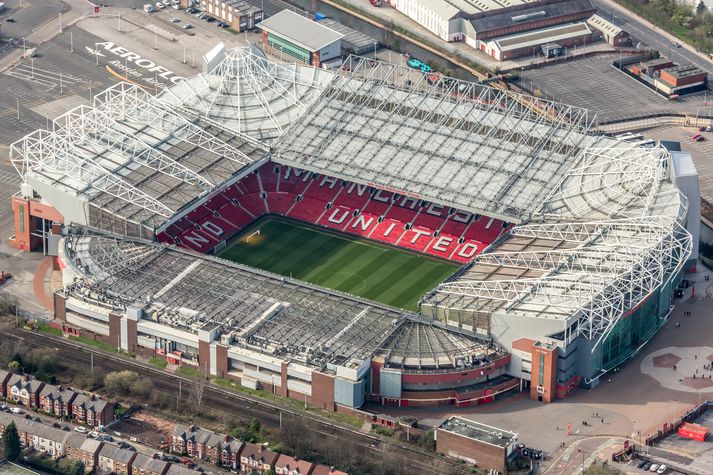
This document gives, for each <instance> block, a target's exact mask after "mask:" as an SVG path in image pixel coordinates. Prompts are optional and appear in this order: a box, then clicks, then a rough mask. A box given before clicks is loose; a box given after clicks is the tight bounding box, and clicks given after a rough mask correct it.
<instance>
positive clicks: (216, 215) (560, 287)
mask: <svg viewBox="0 0 713 475" xmlns="http://www.w3.org/2000/svg"><path fill="white" fill-rule="evenodd" d="M273 18H274V17H273ZM305 21H309V20H305ZM321 42H322V41H320V43H321ZM211 64H214V67H210V68H206V71H204V72H202V73H200V74H198V75H196V76H194V77H191V78H187V79H186V80H185V81H182V82H180V83H178V84H176V85H174V86H172V87H170V88H168V89H166V90H164V91H162V92H161V93H159V94H157V95H152V94H150V93H149V92H147V91H145V90H143V89H141V88H140V87H138V86H136V85H131V84H127V83H120V84H117V85H115V86H113V87H111V88H109V89H107V90H106V91H103V92H102V93H98V94H96V95H95V96H94V100H93V103H92V104H91V105H90V106H79V107H77V108H75V109H72V110H70V111H69V112H67V113H66V114H64V115H62V116H60V117H59V118H57V119H56V120H55V121H54V124H53V127H52V128H51V130H38V131H36V132H33V133H32V134H29V135H27V136H25V137H23V138H22V139H20V140H18V141H17V142H15V143H14V144H12V146H11V160H12V163H13V164H14V166H15V167H16V169H17V170H18V172H19V173H20V175H21V176H22V179H23V184H22V185H21V191H20V193H19V194H18V195H17V196H15V197H14V203H15V207H14V209H15V220H16V228H15V229H16V235H15V236H14V238H13V239H14V240H13V241H12V242H14V243H15V245H17V246H18V247H22V248H24V249H35V248H43V249H46V250H47V252H48V253H49V254H56V255H58V263H59V265H60V267H61V268H62V270H63V284H64V287H63V288H62V289H61V290H59V291H58V292H56V293H55V322H54V324H55V325H56V326H57V327H58V328H61V329H62V330H63V331H66V332H75V333H76V332H82V333H87V334H88V335H90V336H91V337H94V338H97V339H104V340H105V341H109V342H115V343H117V344H118V346H120V347H121V348H122V349H123V350H125V351H130V352H135V353H141V354H145V355H152V356H153V355H171V358H173V359H174V360H177V361H178V362H179V363H180V364H190V365H195V366H198V367H200V368H204V369H205V370H207V371H208V372H209V373H210V374H213V375H221V376H224V377H227V378H231V379H233V380H235V381H237V382H239V383H240V384H243V385H245V386H249V387H253V388H256V387H259V388H263V389H266V390H270V391H273V392H275V393H277V394H281V395H283V396H286V397H292V398H296V399H299V400H305V401H307V402H309V403H311V404H312V405H314V406H317V407H321V408H325V409H328V410H342V409H344V410H347V409H349V408H354V407H359V406H361V405H362V404H363V403H364V402H365V401H366V400H372V401H378V402H381V403H383V404H395V405H400V406H407V405H426V404H451V405H456V406H463V405H469V404H481V403H486V402H489V401H492V400H493V399H494V398H497V397H498V395H499V394H500V393H502V392H505V391H512V390H519V389H522V390H528V391H530V394H531V397H532V398H533V399H538V400H542V401H543V402H551V401H553V400H555V399H557V398H561V397H566V396H567V394H568V393H569V392H570V391H571V390H573V389H574V388H577V387H583V388H593V387H595V386H596V385H597V384H598V381H599V378H601V377H602V375H604V374H606V373H607V371H609V370H610V369H612V368H614V367H616V366H619V365H621V364H623V362H625V361H626V359H627V358H629V357H630V356H631V355H632V354H634V353H635V351H636V349H637V348H638V347H640V346H641V345H643V344H644V343H646V342H647V341H648V340H649V339H650V338H651V337H652V336H653V335H654V334H655V333H656V331H657V330H658V329H659V328H660V327H661V325H662V324H663V322H664V321H665V318H666V316H667V315H668V313H669V312H670V311H671V308H672V307H671V306H672V304H673V295H674V292H675V290H676V288H677V286H678V285H679V282H680V280H681V277H682V273H683V268H684V266H686V265H687V264H689V263H690V256H691V251H692V248H693V247H692V242H695V241H697V240H698V235H697V233H698V228H697V227H696V223H695V221H696V219H695V216H693V215H691V214H690V213H689V209H690V210H693V211H695V209H696V208H695V203H696V200H699V199H700V198H699V196H697V192H698V190H697V187H696V186H694V185H695V183H696V182H697V174H696V172H695V168H693V169H691V167H690V166H685V163H684V161H683V158H681V159H680V160H681V161H680V163H678V164H676V163H677V162H676V160H679V159H674V157H672V154H671V153H669V152H668V151H667V150H666V149H664V148H662V147H654V148H642V147H639V146H637V145H635V144H631V143H627V142H624V141H619V140H617V139H615V138H611V137H607V136H603V135H599V134H597V133H595V132H594V130H593V124H594V123H595V121H596V117H595V116H593V115H592V114H590V113H589V112H588V111H586V110H583V109H579V108H576V107H572V106H566V105H562V104H558V103H554V102H549V101H543V100H541V99H536V98H532V97H529V96H525V95H517V94H512V93H510V92H507V91H500V90H497V89H493V88H490V87H488V86H486V85H481V84H474V83H468V82H463V81H459V80H455V79H453V80H449V81H448V82H446V81H443V80H442V79H440V78H439V79H438V80H437V81H435V82H434V83H433V84H432V83H431V82H429V81H427V80H426V78H425V75H423V77H421V78H420V79H418V80H416V81H411V80H410V79H407V78H409V77H413V76H412V75H413V74H418V73H415V72H413V71H410V72H409V70H408V68H405V67H401V66H399V65H392V64H387V63H383V62H379V61H374V60H372V59H366V58H352V65H353V67H352V68H351V69H350V70H349V71H346V70H324V69H320V68H318V67H315V66H314V65H312V66H310V65H306V64H296V63H289V64H279V63H275V62H273V61H270V60H268V59H267V58H266V57H265V56H264V55H263V54H262V53H261V52H260V51H258V50H255V49H252V48H251V49H235V50H225V49H223V48H218V49H217V50H215V51H213V52H211ZM407 81H408V82H407ZM684 158H685V157H684ZM281 170H289V171H290V174H289V176H290V177H292V178H290V179H287V178H286V177H285V175H283V174H281V173H278V172H280V171H281ZM295 177H298V178H295ZM317 178H319V179H317ZM325 182H329V183H332V184H334V185H335V187H334V189H333V191H329V189H328V187H325V188H324V189H320V188H319V187H320V184H322V183H325ZM679 184H680V185H681V186H679ZM337 185H339V186H337ZM312 187H314V194H311V193H312V191H311V190H312V189H313V188H312ZM352 187H353V188H354V189H361V190H362V192H363V194H362V195H357V194H355V195H351V196H347V198H348V199H349V200H350V202H356V203H357V204H355V205H353V208H348V211H347V212H346V213H345V216H346V215H349V216H351V217H350V218H349V219H350V220H351V219H353V220H354V223H355V224H354V225H355V226H357V225H358V223H361V224H365V223H366V222H367V221H369V222H371V221H372V220H373V221H374V222H376V221H379V222H381V221H383V220H384V219H385V216H388V215H389V212H390V211H389V210H392V209H398V212H399V213H400V214H401V215H404V216H407V217H406V218H402V219H403V221H402V222H401V224H398V223H397V222H396V220H394V221H395V222H394V223H392V224H391V225H390V226H391V227H392V228H393V227H395V226H397V225H403V228H402V229H403V230H402V231H399V235H401V234H403V235H406V234H407V232H408V231H410V229H409V228H411V227H412V226H413V224H414V223H415V222H417V221H416V220H417V219H419V216H421V217H426V218H427V220H426V222H427V223H431V224H428V225H429V226H431V227H432V228H431V229H435V230H437V231H438V234H437V235H436V233H435V232H434V233H433V234H434V236H432V240H431V239H429V240H427V241H426V244H424V245H423V246H422V247H420V248H418V249H416V248H414V247H413V246H412V247H408V248H409V249H410V250H411V251H412V252H421V253H424V254H428V253H429V252H432V251H433V250H434V249H435V248H437V247H438V246H440V245H442V242H443V241H442V239H443V238H444V236H446V235H452V236H453V238H449V239H451V241H452V244H453V246H452V247H451V248H450V249H451V250H450V251H449V253H448V255H447V256H445V257H444V258H450V257H453V256H455V255H456V253H457V250H458V249H463V246H467V245H468V243H467V242H466V237H467V236H468V231H469V230H472V231H475V232H476V235H477V236H476V237H478V238H479V239H481V242H483V243H485V244H486V245H485V246H484V247H483V248H479V249H478V250H477V251H478V252H477V253H476V252H475V251H473V253H471V254H464V257H463V256H461V257H462V260H461V261H459V262H461V263H462V264H461V265H462V266H461V268H460V269H459V270H458V272H456V273H455V274H454V275H453V276H451V277H450V278H448V279H447V280H446V281H445V282H443V283H441V284H440V285H438V287H436V288H435V289H433V290H432V291H431V292H429V293H428V294H426V295H425V296H424V297H423V299H422V301H421V303H420V311H419V312H409V311H406V310H403V309H399V308H394V307H389V306H385V305H381V304H378V303H375V302H372V301H369V300H365V299H363V298H358V297H354V296H351V295H345V294H342V293H340V292H337V291H332V290H328V289H324V288H320V287H317V286H314V285H311V284H307V283H305V282H301V281H299V280H296V279H291V278H287V277H283V276H278V275H274V274H270V273H267V272H264V271H260V270H257V269H253V268H250V267H247V266H244V265H238V264H234V263H232V262H228V261H225V260H222V259H218V258H216V257H212V256H210V255H208V254H210V253H212V252H214V251H215V249H220V248H221V246H225V245H226V242H227V241H228V240H229V239H230V238H231V237H232V236H234V235H235V234H236V233H237V232H239V231H240V230H241V229H244V228H245V226H247V225H249V224H250V223H251V222H252V221H254V219H256V216H259V215H262V214H265V213H275V214H279V213H282V212H283V211H280V210H285V209H291V208H294V207H295V206H296V203H297V202H300V203H304V202H307V203H310V202H311V203H313V204H312V205H310V206H311V207H308V208H306V210H307V211H305V213H304V214H303V215H302V217H300V218H296V219H300V220H302V221H307V222H309V221H310V220H312V221H318V218H319V217H320V216H326V217H328V216H329V213H327V212H326V211H327V210H330V209H331V208H332V204H333V203H334V202H335V200H336V199H337V197H338V196H342V195H348V193H349V192H348V190H349V189H350V188H352ZM296 188H298V190H297V191H296V190H295V189H296ZM241 190H242V191H241ZM323 195H325V196H326V198H324V200H323V201H320V200H319V199H318V198H319V197H320V196H323ZM305 196H307V198H305V199H302V198H304V197H305ZM310 196H313V197H314V198H309V197H310ZM359 196H361V198H359ZM381 196H388V197H389V198H385V199H384V201H379V203H376V204H374V203H373V202H374V201H375V200H376V199H377V197H381ZM377 201H378V200H377ZM404 203H407V204H408V206H407V207H403V204H404ZM372 205H373V206H375V208H374V209H378V210H379V211H374V212H373V213H372V215H369V208H368V206H372ZM332 212H334V210H332V211H331V212H330V213H332ZM463 217H465V218H464V219H461V218H463ZM377 218H378V219H377ZM345 219H346V218H345ZM349 222H352V221H349ZM494 222H499V223H500V225H499V226H496V227H495V228H493V227H492V223H494ZM62 223H63V224H64V225H65V226H64V227H62V226H61V224H62ZM340 223H341V221H340ZM344 228H346V226H344ZM361 229H366V226H365V227H363V228H361ZM400 229H401V228H400ZM420 232H422V231H420ZM692 234H693V237H692ZM459 236H460V237H461V238H463V241H461V239H460V238H459ZM397 237H398V236H397ZM364 238H365V239H371V237H370V236H369V235H364ZM401 242H402V241H401V240H400V238H399V239H394V241H393V243H392V245H394V246H397V247H400V246H401V244H400V243H401ZM438 243H441V244H438ZM408 244H410V243H408ZM459 246H460V247H459ZM436 250H438V249H436Z"/></svg>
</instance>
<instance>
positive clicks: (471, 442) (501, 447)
mask: <svg viewBox="0 0 713 475" xmlns="http://www.w3.org/2000/svg"><path fill="white" fill-rule="evenodd" d="M435 438H436V452H438V453H440V454H443V455H446V456H447V457H452V458H456V459H459V460H462V461H464V462H466V463H470V464H473V465H477V466H478V468H480V469H485V470H497V471H499V472H502V473H505V472H507V464H508V459H509V458H510V456H511V455H512V454H513V453H514V452H515V447H516V445H517V434H515V433H512V432H508V431H505V430H501V429H498V428H496V427H491V426H487V425H484V424H479V423H477V422H473V421H469V420H467V419H462V418H460V417H456V416H452V417H450V418H449V419H447V420H446V421H444V422H443V423H442V424H441V425H440V426H438V427H437V428H436V434H435Z"/></svg>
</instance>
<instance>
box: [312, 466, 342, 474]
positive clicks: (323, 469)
mask: <svg viewBox="0 0 713 475" xmlns="http://www.w3.org/2000/svg"><path fill="white" fill-rule="evenodd" d="M310 475H347V473H346V472H342V471H341V470H335V469H334V467H327V466H326V465H315V467H314V470H312V473H311V474H310Z"/></svg>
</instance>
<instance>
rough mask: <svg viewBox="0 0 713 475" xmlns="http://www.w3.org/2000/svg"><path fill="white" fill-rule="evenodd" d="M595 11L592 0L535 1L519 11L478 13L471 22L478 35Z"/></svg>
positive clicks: (589, 13)
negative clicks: (542, 2)
mask: <svg viewBox="0 0 713 475" xmlns="http://www.w3.org/2000/svg"><path fill="white" fill-rule="evenodd" d="M594 12H595V8H594V5H592V2H591V0H567V1H562V2H557V3H550V4H546V5H542V4H540V3H535V4H533V6H531V7H529V8H526V9H520V10H518V11H511V10H505V11H502V12H500V13H495V14H493V15H477V16H478V18H473V19H472V20H470V22H471V24H472V25H473V28H475V31H476V32H477V33H478V35H481V34H482V33H484V32H486V31H491V30H498V29H500V28H508V27H511V26H515V25H523V24H527V23H531V22H535V21H542V20H546V19H549V18H560V17H564V16H569V15H574V14H577V13H582V15H583V16H584V14H585V13H587V14H588V15H591V14H593V13H594Z"/></svg>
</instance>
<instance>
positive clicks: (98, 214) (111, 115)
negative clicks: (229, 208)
mask: <svg viewBox="0 0 713 475" xmlns="http://www.w3.org/2000/svg"><path fill="white" fill-rule="evenodd" d="M264 155H265V150H264V148H262V147H261V146H260V145H259V144H257V143H256V142H254V141H250V140H246V138H245V137H241V136H240V135H238V134H237V133H234V132H232V131H231V130H228V129H226V128H225V127H224V126H222V125H220V124H219V123H217V122H214V121H207V120H204V119H202V118H200V117H198V116H197V115H195V114H192V113H191V112H190V111H186V110H184V109H177V108H174V107H171V106H170V105H167V104H166V103H165V102H164V101H161V100H156V98H154V97H152V96H151V95H150V94H149V93H147V92H146V91H144V90H143V89H141V88H140V87H138V86H135V85H131V84H128V83H119V84H117V85H115V86H112V87H110V88H109V89H107V90H105V91H104V92H101V93H99V94H97V95H96V96H95V97H94V105H93V106H92V107H89V106H79V107H76V108H74V109H72V110H70V111H69V112H67V113H65V114H63V115H62V116H60V117H58V118H57V119H55V120H54V121H53V122H52V128H51V130H38V131H36V132H33V133H31V134H29V135H27V136H25V137H23V138H22V139H20V140H19V141H17V142H15V143H14V144H12V146H11V158H12V163H13V165H14V166H15V168H16V169H17V170H18V172H19V173H20V174H21V175H22V177H23V179H24V180H25V181H28V180H29V182H30V183H31V184H33V185H34V186H36V187H40V186H41V185H42V184H44V185H49V186H52V187H54V188H56V189H60V190H62V191H64V192H65V193H67V194H68V195H71V196H75V197H77V198H78V199H80V200H81V201H82V202H86V203H88V209H87V210H84V212H85V213H87V214H88V220H89V222H90V223H92V224H93V225H95V226H98V227H102V228H105V229H117V230H122V231H124V232H126V233H127V234H133V235H139V236H142V235H145V236H151V234H152V231H153V229H155V228H156V227H157V226H159V225H160V224H161V223H163V222H164V221H165V220H167V219H168V218H170V217H171V216H173V215H174V214H175V213H176V212H177V211H178V210H179V209H180V208H182V207H183V206H185V205H187V204H188V203H190V202H191V201H192V200H194V199H195V198H197V197H199V196H201V195H202V194H204V193H210V192H211V191H212V190H214V189H215V188H216V187H217V186H219V185H220V184H222V183H223V182H225V181H226V180H228V179H230V178H231V177H232V176H233V175H234V174H235V173H236V171H238V170H240V169H241V168H243V167H245V166H246V165H249V164H251V163H253V162H255V161H257V160H259V159H261V158H262V157H264ZM55 206H56V207H57V208H58V209H59V211H60V212H61V213H62V214H63V215H64V216H72V215H73V214H74V213H73V212H72V211H71V210H67V209H62V206H63V204H62V203H55ZM73 206H76V205H74V204H73ZM120 222H121V224H120Z"/></svg>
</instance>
